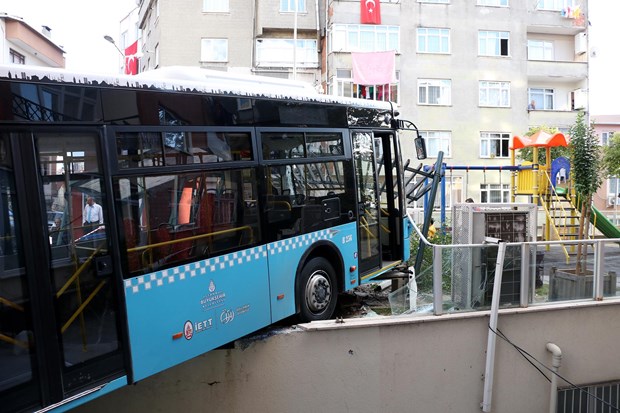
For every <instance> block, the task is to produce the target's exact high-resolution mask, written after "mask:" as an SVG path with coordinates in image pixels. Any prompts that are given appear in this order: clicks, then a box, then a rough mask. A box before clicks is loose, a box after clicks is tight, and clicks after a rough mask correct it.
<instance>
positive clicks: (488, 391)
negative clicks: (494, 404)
mask: <svg viewBox="0 0 620 413" xmlns="http://www.w3.org/2000/svg"><path fill="white" fill-rule="evenodd" d="M485 243H491V244H498V248H497V262H496V263H495V278H494V280H493V296H492V298H491V315H490V319H489V336H488V337H487V360H486V366H485V369H484V394H483V396H482V397H483V398H482V406H481V407H482V411H483V412H485V413H488V412H490V411H491V400H492V399H493V374H494V371H495V343H496V336H495V332H496V331H497V317H498V315H499V301H500V292H501V289H502V275H503V272H504V257H505V255H506V242H505V241H502V240H501V239H497V238H491V237H487V238H486V240H485Z"/></svg>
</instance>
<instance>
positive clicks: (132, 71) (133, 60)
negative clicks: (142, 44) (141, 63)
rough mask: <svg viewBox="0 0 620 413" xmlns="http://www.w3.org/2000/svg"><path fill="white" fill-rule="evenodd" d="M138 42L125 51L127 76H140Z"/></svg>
mask: <svg viewBox="0 0 620 413" xmlns="http://www.w3.org/2000/svg"><path fill="white" fill-rule="evenodd" d="M137 53H138V41H137V40H136V41H135V42H133V43H132V44H131V45H130V46H128V47H127V48H126V49H125V74H126V75H137V74H138V57H137V56H136V54H137Z"/></svg>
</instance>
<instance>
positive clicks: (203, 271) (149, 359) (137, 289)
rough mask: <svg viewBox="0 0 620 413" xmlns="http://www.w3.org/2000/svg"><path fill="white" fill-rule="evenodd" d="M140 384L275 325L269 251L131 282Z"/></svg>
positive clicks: (136, 370) (133, 338)
mask: <svg viewBox="0 0 620 413" xmlns="http://www.w3.org/2000/svg"><path fill="white" fill-rule="evenodd" d="M125 298H126V302H127V321H128V327H129V340H130V344H131V354H132V366H133V374H134V380H141V379H143V378H145V377H148V376H150V375H152V374H155V373H157V372H160V371H162V370H164V369H167V368H169V367H171V366H174V365H176V364H179V363H181V362H184V361H186V360H188V359H190V358H193V357H196V356H198V355H200V354H203V353H205V352H207V351H210V350H212V349H214V348H217V347H219V346H221V345H223V344H226V343H229V342H231V341H233V340H236V339H238V338H240V337H243V336H244V335H247V334H249V333H251V332H253V331H256V330H258V329H260V328H262V327H264V326H267V325H269V324H271V322H272V320H271V319H270V313H271V311H270V307H269V273H268V268H267V247H265V246H260V247H255V248H251V249H248V250H244V251H238V252H235V253H231V254H227V255H224V256H219V257H214V258H210V259H207V260H203V261H198V262H195V263H191V264H185V265H181V266H178V267H174V268H169V269H166V270H163V271H157V272H154V273H151V274H146V275H142V276H139V277H135V278H131V279H128V280H126V281H125Z"/></svg>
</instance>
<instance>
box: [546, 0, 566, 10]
mask: <svg viewBox="0 0 620 413" xmlns="http://www.w3.org/2000/svg"><path fill="white" fill-rule="evenodd" d="M572 5H573V0H538V6H537V8H538V9H539V10H555V11H560V10H562V9H565V8H567V7H570V6H572Z"/></svg>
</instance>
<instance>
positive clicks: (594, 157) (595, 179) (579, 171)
mask: <svg viewBox="0 0 620 413" xmlns="http://www.w3.org/2000/svg"><path fill="white" fill-rule="evenodd" d="M569 134H570V155H571V156H570V157H571V169H572V173H571V176H572V181H573V185H574V187H575V192H576V193H577V196H578V202H577V205H576V206H579V205H581V216H580V218H579V231H578V234H577V235H578V239H585V238H586V237H587V234H588V230H589V223H590V215H591V214H592V195H594V193H596V190H597V189H598V188H599V187H600V186H601V183H602V180H603V179H602V177H603V175H604V172H603V170H602V158H601V155H600V146H599V144H598V137H597V136H596V135H595V134H594V129H593V128H592V126H589V125H586V122H585V114H584V113H583V112H579V114H578V115H577V120H576V121H575V124H574V125H573V126H571V128H570V131H569ZM586 256H587V251H586V249H585V248H584V251H583V254H582V244H579V245H578V246H577V266H576V268H575V274H583V273H584V271H585V269H586V265H585V261H586Z"/></svg>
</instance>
